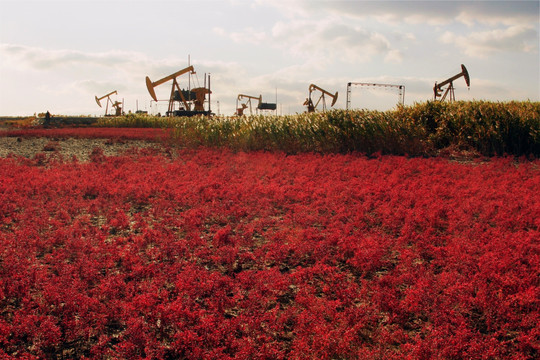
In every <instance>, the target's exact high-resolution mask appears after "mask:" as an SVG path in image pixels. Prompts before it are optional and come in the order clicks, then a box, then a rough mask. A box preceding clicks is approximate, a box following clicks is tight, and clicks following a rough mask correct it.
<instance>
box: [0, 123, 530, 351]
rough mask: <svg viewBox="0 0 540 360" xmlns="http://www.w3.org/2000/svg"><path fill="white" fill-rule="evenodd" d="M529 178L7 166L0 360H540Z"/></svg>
mask: <svg viewBox="0 0 540 360" xmlns="http://www.w3.org/2000/svg"><path fill="white" fill-rule="evenodd" d="M123 131H125V130H123ZM539 165H540V162H538V161H537V160H536V161H533V162H519V163H516V162H514V161H513V160H511V159H500V158H496V159H491V160H490V161H488V162H486V163H475V164H460V163H452V162H449V161H447V160H444V159H436V158H435V159H420V158H413V159H408V158H404V157H391V156H389V157H380V158H376V159H367V158H365V157H359V156H354V155H346V156H344V155H332V156H320V155H309V154H308V155H297V156H285V155H283V154H269V153H249V154H246V153H231V152H227V151H217V150H198V151H192V150H190V151H183V152H181V153H180V156H179V157H178V158H177V159H174V160H173V159H170V158H167V157H165V156H157V155H153V154H152V153H149V152H142V151H141V152H140V153H135V154H133V155H131V156H124V157H105V156H103V154H98V152H97V151H96V154H95V156H94V157H93V161H91V162H89V163H80V162H61V161H60V160H58V159H56V160H55V158H54V157H51V158H47V157H45V158H44V157H43V156H40V157H38V158H36V159H31V160H27V159H23V158H7V159H0V174H1V175H0V349H1V350H0V357H6V356H8V357H9V356H12V357H16V358H25V359H38V358H52V359H58V358H82V357H85V358H100V359H102V358H105V359H106V358H111V359H112V358H125V359H140V358H148V359H181V358H188V359H338V358H339V359H358V358H383V359H392V358H395V359H403V358H411V359H433V358H440V359H443V358H444V359H497V358H499V359H502V358H505V359H506V358H509V359H532V358H535V357H537V356H538V355H539V348H540V345H539V342H538V339H539V338H540V327H539V325H538V324H539V323H540V315H539V311H538V310H539V285H540V284H539V278H540V274H539V269H540V266H539V265H540V264H539V260H540V256H539V255H540V253H539V238H540V231H539V226H540V217H539V216H538V215H539V214H540V171H539V170H538V166H539Z"/></svg>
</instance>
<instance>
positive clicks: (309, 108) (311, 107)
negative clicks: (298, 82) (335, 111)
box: [303, 84, 338, 113]
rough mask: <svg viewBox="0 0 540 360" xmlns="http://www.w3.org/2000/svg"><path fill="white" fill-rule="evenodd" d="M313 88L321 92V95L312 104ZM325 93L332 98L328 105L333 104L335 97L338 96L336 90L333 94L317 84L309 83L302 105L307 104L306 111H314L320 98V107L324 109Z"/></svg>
mask: <svg viewBox="0 0 540 360" xmlns="http://www.w3.org/2000/svg"><path fill="white" fill-rule="evenodd" d="M315 90H319V91H320V92H321V96H320V97H319V99H318V100H317V102H316V103H315V104H314V103H313V100H312V99H311V94H312V93H313V92H314V91H315ZM325 95H327V96H328V97H330V98H331V99H332V103H331V104H330V107H332V106H334V104H335V103H336V101H337V98H338V92H337V91H336V93H335V94H332V93H330V92H328V91H326V90H324V89H322V88H320V87H318V86H317V85H315V84H311V85H309V97H308V98H307V99H306V101H304V104H303V105H304V106H307V111H308V112H309V113H310V112H315V110H316V109H317V105H319V103H320V102H321V100H322V107H323V111H325V110H326V99H325V97H324V96H325Z"/></svg>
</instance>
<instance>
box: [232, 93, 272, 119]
mask: <svg viewBox="0 0 540 360" xmlns="http://www.w3.org/2000/svg"><path fill="white" fill-rule="evenodd" d="M244 99H248V100H247V101H246V102H244V103H242V100H244ZM251 100H258V103H257V110H276V108H277V105H276V104H274V103H263V102H262V95H259V97H256V96H251V95H245V94H239V95H238V97H237V98H236V115H238V116H242V115H244V110H245V109H247V108H248V105H249V114H250V115H252V114H253V111H252V108H251ZM239 102H240V106H241V107H238V103H239Z"/></svg>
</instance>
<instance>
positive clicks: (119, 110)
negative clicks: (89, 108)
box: [96, 90, 122, 116]
mask: <svg viewBox="0 0 540 360" xmlns="http://www.w3.org/2000/svg"><path fill="white" fill-rule="evenodd" d="M114 94H118V92H117V91H116V90H114V91H111V92H110V93H108V94H106V95H103V96H102V97H100V98H98V97H97V96H96V103H97V104H98V106H99V107H101V100H103V99H105V98H107V104H106V105H105V116H111V115H109V103H111V105H112V107H113V108H114V114H115V115H116V116H120V115H122V103H121V102H119V101H114V102H113V101H112V100H111V95H114Z"/></svg>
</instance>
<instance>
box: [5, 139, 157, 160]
mask: <svg viewBox="0 0 540 360" xmlns="http://www.w3.org/2000/svg"><path fill="white" fill-rule="evenodd" d="M96 147H99V148H101V149H102V150H103V154H104V155H106V156H111V155H120V154H122V153H125V152H126V151H129V149H132V148H134V147H135V148H155V149H158V150H162V149H163V146H162V145H161V144H159V143H153V142H149V141H143V140H122V141H116V142H113V141H111V140H109V139H74V138H66V139H63V138H62V139H51V138H22V137H3V136H0V157H7V156H9V155H10V154H12V155H17V156H24V157H27V158H33V157H34V156H35V155H36V154H37V153H51V152H54V151H58V153H60V154H61V155H62V157H63V158H64V159H71V158H72V157H73V156H76V157H77V160H78V161H88V160H89V159H90V154H91V153H92V150H94V148H96Z"/></svg>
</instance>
